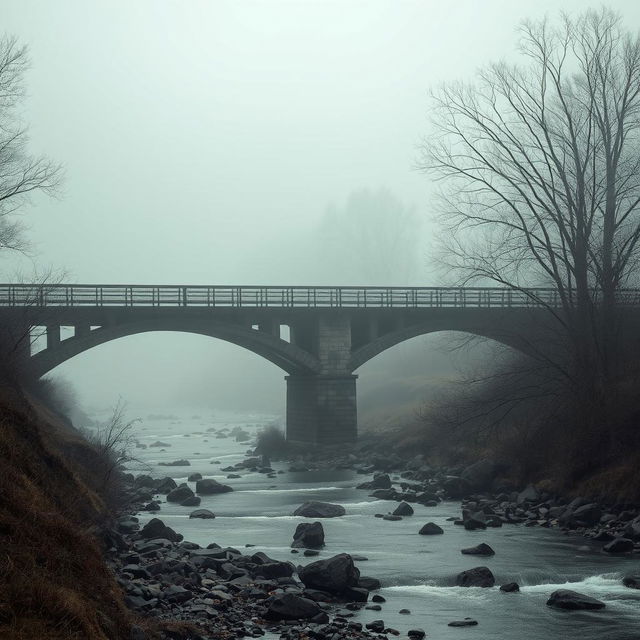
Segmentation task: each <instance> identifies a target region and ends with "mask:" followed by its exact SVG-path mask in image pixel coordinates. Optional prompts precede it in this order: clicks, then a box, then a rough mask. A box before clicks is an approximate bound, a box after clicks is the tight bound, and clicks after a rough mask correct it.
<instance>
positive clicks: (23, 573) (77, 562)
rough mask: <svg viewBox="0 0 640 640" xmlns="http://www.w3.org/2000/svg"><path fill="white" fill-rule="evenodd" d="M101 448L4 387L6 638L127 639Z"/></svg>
mask: <svg viewBox="0 0 640 640" xmlns="http://www.w3.org/2000/svg"><path fill="white" fill-rule="evenodd" d="M95 462H96V452H95V450H93V449H92V448H91V446H90V445H89V444H88V443H87V442H86V441H85V440H83V438H82V437H81V436H80V435H79V434H78V433H77V432H76V431H75V430H74V429H73V427H71V425H69V424H65V421H64V420H63V419H61V418H59V417H58V416H56V415H54V414H53V413H51V412H49V411H48V410H47V409H46V408H44V407H43V406H42V405H39V404H38V403H37V401H34V400H33V399H32V398H28V397H26V396H24V395H23V394H21V393H19V392H17V391H12V390H6V389H4V390H0V465H1V466H0V549H1V553H0V637H2V638H11V639H15V640H22V639H24V640H34V639H35V638H38V639H39V640H49V639H54V638H55V639H58V638H60V639H62V638H64V639H69V640H70V639H75V638H78V639H80V638H82V639H83V640H86V639H87V638H91V639H95V640H101V639H103V638H104V639H109V640H113V639H118V638H128V637H129V630H130V626H131V617H130V614H129V612H128V611H127V609H126V608H125V606H124V604H123V599H122V593H121V590H120V588H119V587H118V585H117V583H116V582H115V579H114V577H113V575H112V574H111V572H110V571H109V570H108V568H107V567H106V566H105V564H104V559H103V553H102V549H101V543H100V540H99V537H98V536H99V531H100V525H101V524H102V523H103V522H104V521H105V519H106V518H107V517H108V514H107V510H106V507H105V505H104V503H103V501H102V499H101V498H100V496H99V495H98V493H97V491H96V486H97V483H98V479H97V478H96V475H95V474H96V471H95V468H96V466H95Z"/></svg>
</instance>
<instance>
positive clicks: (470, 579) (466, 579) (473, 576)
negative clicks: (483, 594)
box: [456, 567, 496, 587]
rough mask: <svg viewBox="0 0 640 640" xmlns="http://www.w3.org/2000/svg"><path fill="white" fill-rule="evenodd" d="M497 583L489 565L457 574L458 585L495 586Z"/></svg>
mask: <svg viewBox="0 0 640 640" xmlns="http://www.w3.org/2000/svg"><path fill="white" fill-rule="evenodd" d="M495 583H496V579H495V578H494V577H493V573H491V569H489V568H488V567H474V568H473V569H468V570H467V571H462V572H461V573H459V574H458V575H457V576H456V585H458V586H459V587H493V585H494V584H495Z"/></svg>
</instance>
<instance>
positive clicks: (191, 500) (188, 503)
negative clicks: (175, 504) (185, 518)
mask: <svg viewBox="0 0 640 640" xmlns="http://www.w3.org/2000/svg"><path fill="white" fill-rule="evenodd" d="M180 506H181V507H198V506H200V498H199V497H198V496H189V497H188V498H187V499H186V500H183V501H182V502H181V503H180Z"/></svg>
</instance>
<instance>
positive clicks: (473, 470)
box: [460, 459, 501, 492]
mask: <svg viewBox="0 0 640 640" xmlns="http://www.w3.org/2000/svg"><path fill="white" fill-rule="evenodd" d="M500 471H501V468H500V467H499V465H497V464H496V463H495V462H493V461H492V460H487V459H484V460H478V462H474V463H473V464H472V465H470V466H468V467H467V468H466V469H465V470H464V471H463V472H462V473H461V474H460V479H461V480H462V481H463V482H464V483H465V484H466V485H467V487H468V489H469V490H470V491H472V492H473V491H485V490H488V489H490V488H491V484H492V482H493V480H494V478H495V477H496V475H497V474H498V473H499V472H500Z"/></svg>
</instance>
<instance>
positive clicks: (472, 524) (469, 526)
mask: <svg viewBox="0 0 640 640" xmlns="http://www.w3.org/2000/svg"><path fill="white" fill-rule="evenodd" d="M462 519H463V522H464V528H465V529H466V530H467V531H475V530H476V529H486V528H487V519H486V517H485V516H484V514H482V513H473V514H466V513H465V514H463V518H462Z"/></svg>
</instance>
